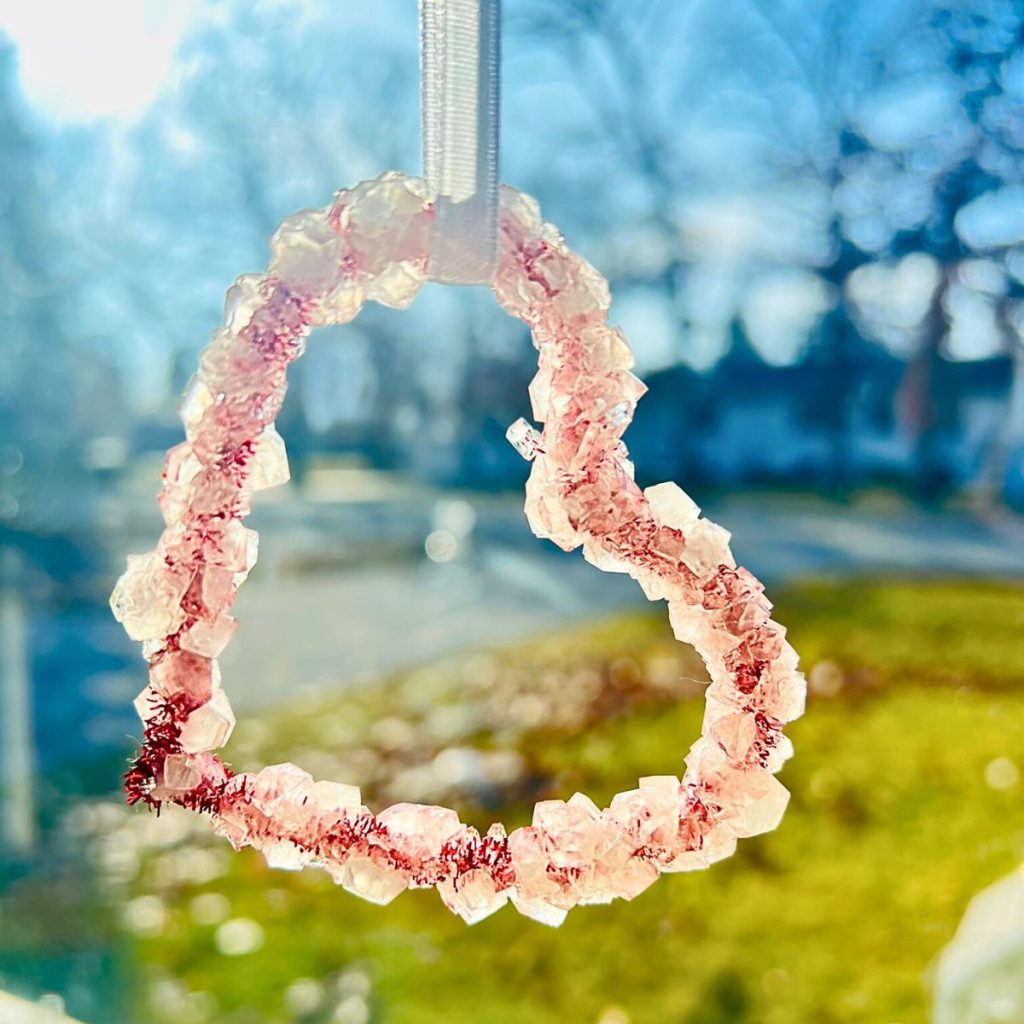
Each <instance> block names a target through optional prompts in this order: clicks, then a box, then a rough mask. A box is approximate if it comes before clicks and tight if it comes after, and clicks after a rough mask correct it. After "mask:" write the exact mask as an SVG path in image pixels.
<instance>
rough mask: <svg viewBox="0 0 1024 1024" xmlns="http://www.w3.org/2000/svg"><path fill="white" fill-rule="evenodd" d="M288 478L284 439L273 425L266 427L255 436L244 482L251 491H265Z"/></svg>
mask: <svg viewBox="0 0 1024 1024" xmlns="http://www.w3.org/2000/svg"><path fill="white" fill-rule="evenodd" d="M290 479H291V473H290V472H289V469H288V453H287V452H286V451H285V447H284V439H283V438H282V437H281V435H280V434H279V433H278V432H277V430H276V429H275V428H274V427H267V428H266V430H264V431H263V433H262V434H260V436H259V437H258V438H256V442H255V445H254V447H253V456H252V459H251V460H250V462H249V476H248V479H247V481H246V483H247V485H248V487H249V489H250V490H252V491H265V490H267V489H269V488H271V487H280V486H281V484H286V483H288V481H289V480H290Z"/></svg>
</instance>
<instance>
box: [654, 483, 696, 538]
mask: <svg viewBox="0 0 1024 1024" xmlns="http://www.w3.org/2000/svg"><path fill="white" fill-rule="evenodd" d="M644 497H645V498H646V499H647V503H648V504H649V505H650V506H651V512H653V513H654V517H655V519H657V520H658V521H659V522H660V523H662V524H663V525H665V526H671V527H673V528H674V529H676V530H682V531H684V532H685V531H686V528H687V527H689V526H691V525H692V524H693V523H695V522H696V521H697V520H698V519H699V518H700V508H699V507H698V506H697V504H696V502H694V500H693V498H691V497H690V496H689V495H688V494H687V493H686V492H685V491H684V490H683V489H682V488H681V487H680V486H679V485H678V484H674V483H671V482H669V483H664V484H654V486H653V487H648V488H646V489H645V490H644Z"/></svg>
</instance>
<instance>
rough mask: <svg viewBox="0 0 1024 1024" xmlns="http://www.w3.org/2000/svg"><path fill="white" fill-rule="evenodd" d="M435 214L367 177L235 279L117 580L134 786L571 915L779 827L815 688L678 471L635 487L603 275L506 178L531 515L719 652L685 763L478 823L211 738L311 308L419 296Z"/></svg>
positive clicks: (461, 891) (631, 380)
mask: <svg viewBox="0 0 1024 1024" xmlns="http://www.w3.org/2000/svg"><path fill="white" fill-rule="evenodd" d="M439 209H440V206H439V203H438V198H437V195H436V193H435V191H433V190H432V189H431V188H430V187H429V186H428V185H427V184H426V183H425V182H424V181H421V180H419V179H417V178H411V177H406V176H403V175H400V174H396V173H388V174H384V175H382V176H381V177H379V178H377V179H375V180H373V181H367V182H363V183H362V184H360V185H357V186H356V187H355V188H353V189H349V190H345V191H342V192H339V193H338V194H337V196H336V197H335V200H334V202H333V204H332V205H331V206H330V207H328V208H327V209H325V210H311V211H305V212H303V213H300V214H297V215H296V216H294V217H291V218H290V219H288V220H287V221H285V222H284V224H282V225H281V227H280V229H279V230H278V231H277V233H276V235H275V236H274V238H273V241H272V250H273V258H272V260H271V263H270V267H269V269H268V271H267V273H266V274H264V275H255V274H254V275H247V276H245V277H242V278H240V279H239V280H238V282H237V284H236V285H235V286H234V287H233V288H232V289H231V290H230V292H229V293H228V299H227V305H226V309H225V317H224V325H223V327H222V328H221V329H220V330H218V331H217V332H216V333H215V334H214V336H213V340H212V342H211V344H210V346H209V347H208V348H207V349H206V351H205V352H204V353H203V355H202V360H201V365H200V369H199V372H198V374H197V375H196V377H195V379H194V382H193V383H192V385H191V386H190V388H189V390H188V392H187V395H186V398H185V403H184V407H183V419H184V424H185V434H186V440H185V441H184V442H183V443H181V444H179V445H177V446H176V447H175V448H173V449H171V451H170V452H169V453H168V455H167V461H166V467H165V470H164V479H163V489H162V491H161V493H160V497H159V503H160V508H161V510H162V512H163V516H164V521H165V523H166V529H165V530H164V532H163V535H162V537H161V538H160V541H159V543H158V545H157V547H156V550H155V551H152V552H149V553H148V554H145V555H134V556H131V557H130V558H129V560H128V571H127V572H126V573H125V574H124V575H123V576H122V577H121V579H120V581H119V582H118V584H117V587H116V589H115V591H114V594H113V597H112V599H111V603H112V606H113V609H114V613H115V615H116V616H117V618H118V619H119V620H120V621H121V622H122V623H123V624H124V627H125V629H126V630H127V631H128V634H129V636H131V637H132V638H133V639H135V640H139V641H142V643H143V650H144V653H145V656H146V658H147V660H148V662H149V685H148V686H147V687H146V689H145V690H144V691H143V692H142V694H141V695H140V696H139V698H138V700H137V701H136V707H137V708H138V711H139V714H140V716H141V718H142V720H143V723H144V738H143V744H142V749H141V751H140V753H139V756H138V757H137V758H136V760H135V762H134V763H133V765H132V767H131V769H130V771H129V772H128V774H127V776H126V787H125V788H126V792H127V797H128V801H129V803H133V804H134V803H137V802H140V801H141V802H144V803H146V804H148V805H150V806H151V807H159V806H160V805H161V804H163V803H173V804H178V805H180V806H182V807H185V808H189V809H191V810H194V811H197V812H199V813H201V814H203V815H206V816H207V817H208V818H209V820H210V822H211V824H212V826H213V828H214V830H215V831H216V832H218V833H219V834H221V835H223V836H225V837H226V838H227V839H228V840H229V841H230V842H231V843H232V844H233V845H234V846H235V847H236V848H241V847H244V846H252V847H254V848H255V849H258V850H260V851H261V852H262V853H263V854H264V856H265V857H266V859H267V861H268V862H269V863H270V864H271V865H272V866H275V867H281V868H299V867H304V866H307V865H309V866H314V865H315V866H319V867H322V868H324V869H326V870H327V871H328V872H330V874H331V876H332V877H333V878H334V879H335V880H336V881H337V882H338V883H340V884H341V885H342V886H344V888H346V889H347V890H349V891H350V892H353V893H355V894H357V895H359V896H362V897H363V898H365V899H368V900H371V901H373V902H376V903H387V902H389V901H390V900H392V899H393V898H394V897H395V896H397V895H398V894H399V893H400V892H402V891H403V890H404V889H409V888H421V887H427V886H436V887H437V889H438V891H439V893H440V894H441V898H442V900H443V901H444V903H445V905H446V906H448V907H449V908H450V909H451V910H453V911H454V912H455V913H457V914H459V915H460V916H461V917H463V918H464V919H465V920H466V921H468V922H470V923H473V922H476V921H479V920H481V919H483V918H485V917H487V916H488V915H489V914H491V913H493V912H494V911H495V910H498V909H499V908H500V907H502V906H503V905H504V904H505V903H506V902H509V901H511V902H512V903H513V904H514V905H515V907H516V908H517V909H518V910H519V911H520V912H521V913H523V914H526V915H527V916H529V917H532V918H535V919H536V920H538V921H543V922H544V923H546V924H559V923H560V922H561V921H562V920H563V919H564V917H565V915H566V912H567V911H568V910H569V909H570V908H571V907H573V906H575V905H577V904H586V903H607V902H610V901H611V900H613V899H616V898H622V899H631V898H632V897H634V896H636V895H637V894H638V893H640V892H642V891H643V890H644V889H646V888H647V887H648V886H649V885H651V884H652V883H653V882H654V881H655V880H656V879H657V877H658V875H659V874H661V873H668V872H676V871H690V870H694V869H698V868H704V867H707V866H708V865H710V864H712V863H713V862H714V861H716V860H720V859H722V858H723V857H727V856H728V855H729V854H731V853H732V851H733V850H734V849H735V846H736V841H737V840H738V839H742V838H745V837H747V836H752V835H756V834H757V833H760V832H765V831H768V830H770V829H773V828H774V827H775V826H776V825H777V824H778V822H779V820H780V818H781V816H782V813H783V811H784V809H785V807H786V802H787V799H788V793H787V792H786V790H785V789H784V788H783V786H782V785H781V784H780V783H779V782H778V781H777V780H776V778H775V775H774V773H775V772H777V771H778V770H779V768H780V767H781V766H782V764H783V762H784V761H785V760H786V758H787V757H788V756H789V754H790V752H791V746H790V743H789V741H788V740H787V739H786V738H785V737H784V736H783V733H782V729H783V726H784V724H785V723H786V722H789V721H791V720H792V719H794V718H796V717H797V716H799V715H800V713H801V712H802V710H803V705H804V694H805V686H804V681H803V677H802V676H801V675H800V673H799V672H797V670H796V665H797V658H796V654H795V653H794V651H793V649H792V647H791V646H790V645H789V644H788V643H787V642H786V640H785V635H784V633H785V631H784V630H783V628H782V627H781V626H779V625H778V624H776V623H775V622H773V621H772V620H771V618H770V617H769V613H770V608H771V606H770V604H769V603H768V601H767V600H765V598H764V596H763V593H762V588H761V586H760V584H759V583H758V582H757V580H755V579H754V578H753V576H751V575H750V573H748V572H747V571H746V570H744V569H742V568H738V567H737V566H736V564H735V561H734V560H733V558H732V555H731V554H730V552H729V544H728V539H729V538H728V534H727V533H726V532H725V531H724V530H722V529H721V528H719V527H718V526H715V525H714V524H713V523H711V522H709V521H708V520H707V519H704V518H702V517H701V515H700V510H699V509H698V508H697V507H696V506H695V505H694V503H693V502H692V501H691V500H690V499H689V498H688V497H687V496H686V494H684V493H683V491H681V490H680V489H679V488H678V487H677V486H676V485H675V484H672V483H663V484H658V485H657V486H654V487H648V488H647V489H646V490H641V489H640V487H638V486H637V485H636V483H634V480H633V467H632V465H631V463H630V461H629V458H628V453H627V451H626V447H625V445H624V444H623V442H622V435H623V432H624V431H625V429H626V426H627V424H628V423H629V422H630V420H631V418H632V415H633V411H634V408H635V405H636V402H637V400H638V399H639V398H640V396H641V395H642V394H643V392H644V385H643V384H642V383H641V382H640V381H639V380H638V379H637V378H636V377H635V376H633V374H632V373H631V372H630V367H631V365H632V357H631V354H630V350H629V348H628V346H627V344H626V341H625V339H624V337H623V335H622V333H621V331H619V330H618V329H617V328H615V327H611V326H609V325H608V324H607V311H608V307H609V304H610V298H609V294H608V287H607V284H606V282H605V280H604V278H602V277H601V275H600V274H598V273H597V271H595V270H594V268H593V267H591V266H590V265H589V264H588V263H587V262H586V261H585V260H583V259H582V258H581V257H579V256H578V255H576V254H575V253H573V252H572V251H571V250H569V249H568V248H567V247H566V246H565V244H564V242H563V240H562V237H561V235H560V234H559V233H558V231H557V230H556V229H555V228H554V227H552V226H551V225H550V224H546V223H544V222H543V221H542V220H541V218H540V215H539V211H538V208H537V205H536V204H535V203H534V202H533V201H532V200H531V199H529V198H528V197H526V196H524V195H521V194H520V193H518V192H515V191H513V190H512V189H509V188H504V189H502V191H501V196H500V208H499V211H498V221H499V229H498V238H497V252H496V268H495V269H494V272H493V290H494V294H495V297H496V298H497V300H498V302H499V304H500V305H501V306H502V307H503V308H504V309H505V310H506V311H507V312H508V313H509V314H510V315H512V316H514V317H518V318H519V319H521V320H522V321H524V322H525V323H526V324H527V325H528V327H529V329H530V331H531V333H532V336H533V342H534V344H535V346H536V348H537V352H538V360H539V370H538V373H537V376H536V377H535V378H534V380H533V383H532V385H531V387H530V398H531V401H532V405H533V418H534V420H535V421H536V422H537V423H538V424H541V425H542V429H537V428H535V427H533V426H530V425H529V424H527V423H526V422H524V421H519V422H518V423H515V424H513V425H512V427H511V428H510V430H509V439H510V441H511V442H512V443H513V444H514V445H515V447H516V448H517V449H518V451H519V452H520V453H521V454H522V455H523V457H524V458H527V459H530V460H532V467H531V472H530V478H529V482H528V483H527V488H526V515H527V518H528V519H529V522H530V526H531V527H532V529H533V531H534V533H536V534H537V535H538V536H539V537H544V538H549V539H550V540H552V541H554V543H555V544H557V545H558V546H559V547H561V548H564V549H565V550H572V549H575V548H582V551H583V556H584V557H585V558H586V559H587V560H588V561H590V562H592V563H593V564H594V565H595V566H597V568H599V569H603V570H604V571H606V572H624V573H628V574H629V575H630V576H632V577H633V578H634V579H635V580H636V581H637V582H638V583H639V585H640V586H641V587H642V588H643V590H644V593H645V594H646V595H647V597H648V598H650V599H651V600H652V601H665V602H667V605H668V614H669V619H670V620H671V623H672V628H673V630H674V631H675V635H676V636H677V637H678V638H679V640H680V641H681V642H683V643H688V644H692V645H693V646H694V647H695V648H696V649H697V651H698V652H699V653H700V655H701V656H702V657H703V659H704V661H705V663H706V665H707V668H708V672H709V674H710V678H711V682H710V685H709V686H708V688H707V693H706V708H705V713H704V722H703V727H702V730H701V736H700V738H699V739H698V740H697V741H696V743H694V744H693V746H692V747H691V748H690V751H689V754H688V755H687V757H686V759H685V772H684V774H683V776H682V778H676V777H674V776H653V777H649V778H643V779H640V780H639V783H638V786H637V788H636V789H633V790H630V791H629V792H625V793H620V794H619V795H618V796H616V797H615V798H614V799H613V800H612V802H611V804H610V805H609V806H608V807H606V808H599V807H597V806H596V805H595V804H594V803H593V802H592V801H591V800H590V799H589V798H588V797H586V796H584V795H583V794H579V793H577V794H575V795H574V796H572V797H571V798H570V799H568V800H567V801H564V802H563V801H561V800H547V801H543V802H542V803H539V804H537V806H536V808H535V809H534V815H533V823H532V824H531V825H529V826H527V827H524V828H518V829H515V830H514V831H512V832H511V833H508V834H506V831H505V829H504V828H503V827H502V826H501V825H500V824H496V825H493V826H492V827H491V828H490V829H489V830H488V831H487V833H486V835H480V834H479V833H478V832H477V831H476V830H475V829H473V828H471V827H469V826H466V825H464V824H463V823H462V822H460V820H459V817H458V815H457V814H456V813H455V812H454V811H452V810H448V809H447V808H444V807H430V806H423V805H419V804H411V803H403V804H396V805H395V806H393V807H388V808H386V809H384V810H381V811H378V812H374V811H372V810H371V809H370V808H368V807H366V806H365V805H364V804H363V802H362V799H361V796H360V793H359V790H358V789H356V788H355V787H353V786H349V785H345V784H344V783H337V782H326V781H317V780H314V779H313V778H312V777H311V776H310V775H309V774H307V773H306V772H304V771H303V770H302V769H301V768H297V767H295V766H294V765H291V764H283V765H274V766H272V767H269V768H264V769H263V770H262V771H259V772H255V773H248V772H246V773H242V774H234V773H233V772H232V771H231V770H230V768H228V766H227V765H225V764H224V762H223V761H221V759H220V758H219V757H218V756H217V755H216V753H215V751H216V750H218V749H219V748H220V747H222V746H223V745H224V743H225V742H226V741H227V739H228V737H229V735H230V733H231V729H232V726H233V724H234V717H233V715H232V712H231V706H230V704H229V702H228V698H227V694H226V692H225V691H224V690H223V689H222V688H221V680H220V673H219V671H218V668H217V660H216V659H217V657H218V656H219V655H220V653H221V652H222V651H223V650H224V648H225V646H226V645H227V644H228V642H229V641H230V640H231V637H232V635H233V633H234V631H235V626H236V621H235V619H234V618H233V617H232V616H231V605H232V602H233V600H234V597H235V594H236V592H237V590H238V588H239V586H241V584H242V583H243V581H244V580H245V578H246V576H247V574H248V573H249V571H250V570H251V569H252V567H253V564H254V562H255V560H256V550H257V547H256V539H257V538H256V534H255V532H254V531H252V530H249V529H246V528H245V526H243V521H244V519H245V516H246V515H247V514H248V512H249V510H250V505H251V502H252V498H253V494H254V493H255V492H257V491H260V490H263V489H265V488H268V487H273V486H275V485H277V484H281V483H284V482H285V481H286V480H287V479H288V466H287V460H286V456H285V449H284V444H283V442H282V440H281V437H280V436H279V435H278V433H277V431H276V430H275V429H274V418H275V416H276V415H277V412H278V410H279V409H280V407H281V403H282V400H283V398H284V392H285V387H286V373H287V370H288V366H289V365H290V364H291V363H292V362H294V361H295V360H296V359H297V358H298V357H299V356H300V355H301V354H302V351H303V347H304V345H305V341H306V337H307V335H308V334H309V332H310V330H311V329H313V328H315V327H318V326H322V325H327V324H340V323H345V322H347V321H349V320H352V319H353V318H354V317H355V316H356V315H357V314H358V312H359V310H360V309H361V307H362V305H363V303H364V302H365V301H366V300H368V299H370V300H374V301H376V302H379V303H382V304H384V305H388V306H394V307H398V308H405V307H407V306H408V305H409V304H410V303H411V302H412V301H413V299H414V297H415V295H416V293H417V291H418V290H419V289H420V287H421V286H422V284H423V283H424V281H425V280H427V278H428V275H429V267H430V262H431V254H432V246H433V245H434V242H435V227H436V221H437V216H438V211H439Z"/></svg>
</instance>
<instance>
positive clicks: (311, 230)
mask: <svg viewBox="0 0 1024 1024" xmlns="http://www.w3.org/2000/svg"><path fill="white" fill-rule="evenodd" d="M270 250H271V252H272V253H273V256H272V257H271V260H270V275H271V276H272V277H276V278H278V279H279V280H281V281H283V282H284V283H285V284H286V285H287V286H288V287H289V288H290V289H292V290H293V291H300V292H303V293H305V294H309V295H324V294H326V293H327V292H329V291H330V290H331V289H332V288H334V287H335V285H336V284H337V283H338V281H339V280H340V278H341V258H342V255H343V252H344V245H343V242H342V239H341V237H340V236H339V235H338V233H337V232H336V231H335V230H334V228H333V227H332V226H331V224H330V222H329V221H328V219H327V213H326V212H325V211H324V210H302V211H301V212H299V213H296V214H294V215H293V216H291V217H289V218H288V219H287V220H285V221H284V222H283V223H282V224H281V226H280V227H279V228H278V229H277V231H276V232H275V233H274V236H273V238H271V240H270Z"/></svg>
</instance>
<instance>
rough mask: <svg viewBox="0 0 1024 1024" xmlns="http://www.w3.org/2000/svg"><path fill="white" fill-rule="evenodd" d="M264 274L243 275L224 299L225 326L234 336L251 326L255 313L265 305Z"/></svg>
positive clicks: (237, 279)
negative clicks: (250, 322)
mask: <svg viewBox="0 0 1024 1024" xmlns="http://www.w3.org/2000/svg"><path fill="white" fill-rule="evenodd" d="M265 282H266V277H265V276H264V275H263V274H242V276H241V277H239V278H236V280H235V283H234V284H233V285H232V286H231V287H230V288H229V289H228V293H227V295H226V296H225V297H224V326H225V327H226V328H227V330H228V331H230V332H231V333H233V334H238V332H239V331H241V330H243V329H244V328H246V327H248V326H249V321H250V320H252V315H253V313H255V312H256V310H257V309H258V308H259V307H260V306H261V305H263V302H264V300H265V297H264V295H263V285H264V283H265Z"/></svg>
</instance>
